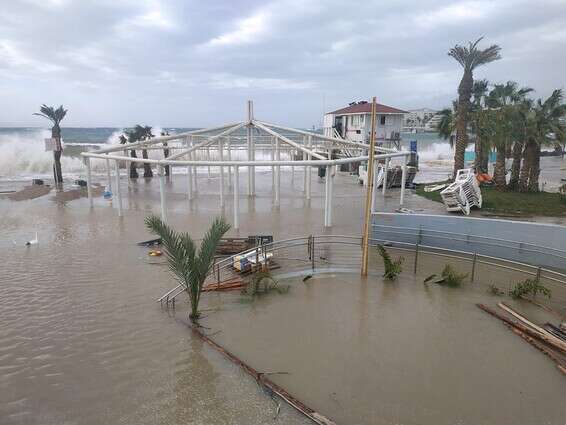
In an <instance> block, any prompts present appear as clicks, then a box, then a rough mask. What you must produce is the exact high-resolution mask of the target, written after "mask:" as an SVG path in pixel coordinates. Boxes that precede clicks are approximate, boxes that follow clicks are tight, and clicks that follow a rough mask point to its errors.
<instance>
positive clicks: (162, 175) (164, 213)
mask: <svg viewBox="0 0 566 425" xmlns="http://www.w3.org/2000/svg"><path fill="white" fill-rule="evenodd" d="M157 175H158V176H159V195H160V198H161V220H163V221H164V222H165V223H166V222H167V200H166V197H165V170H164V169H163V166H161V165H158V166H157Z"/></svg>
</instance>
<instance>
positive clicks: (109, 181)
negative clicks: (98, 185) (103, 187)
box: [106, 158, 112, 192]
mask: <svg viewBox="0 0 566 425" xmlns="http://www.w3.org/2000/svg"><path fill="white" fill-rule="evenodd" d="M110 174H111V170H110V160H109V159H108V158H106V177H107V179H108V190H109V191H110V192H112V176H111V175H110Z"/></svg>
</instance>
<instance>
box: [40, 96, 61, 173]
mask: <svg viewBox="0 0 566 425" xmlns="http://www.w3.org/2000/svg"><path fill="white" fill-rule="evenodd" d="M39 111H40V112H35V113H34V114H33V115H38V116H40V117H44V118H47V119H48V120H49V121H51V122H52V123H53V127H51V138H52V139H55V149H54V150H53V177H54V179H55V184H61V183H63V172H62V171H61V154H62V153H63V148H62V147H61V127H60V126H59V124H61V121H63V118H65V115H67V110H66V109H64V108H63V105H61V106H59V107H58V108H57V109H55V108H54V107H53V106H47V105H45V104H43V105H41V107H40V108H39Z"/></svg>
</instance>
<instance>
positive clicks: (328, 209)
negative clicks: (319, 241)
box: [324, 165, 330, 227]
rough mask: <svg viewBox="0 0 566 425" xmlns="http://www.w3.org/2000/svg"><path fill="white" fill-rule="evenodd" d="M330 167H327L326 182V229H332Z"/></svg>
mask: <svg viewBox="0 0 566 425" xmlns="http://www.w3.org/2000/svg"><path fill="white" fill-rule="evenodd" d="M329 201H330V165H327V166H326V173H325V182H324V227H330V224H329V223H330V218H329V217H330V215H329V212H330V204H329Z"/></svg>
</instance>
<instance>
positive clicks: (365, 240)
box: [362, 96, 376, 276]
mask: <svg viewBox="0 0 566 425" xmlns="http://www.w3.org/2000/svg"><path fill="white" fill-rule="evenodd" d="M375 120H376V99H375V96H374V98H373V99H372V102H371V133H370V139H369V152H370V153H369V159H368V171H367V172H368V175H367V180H368V184H367V188H366V210H365V218H364V233H363V235H362V276H367V274H368V257H369V231H370V226H371V224H370V221H371V210H372V196H373V185H374V181H373V174H374V166H373V161H374V158H375V156H374V155H373V153H374V152H375Z"/></svg>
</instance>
